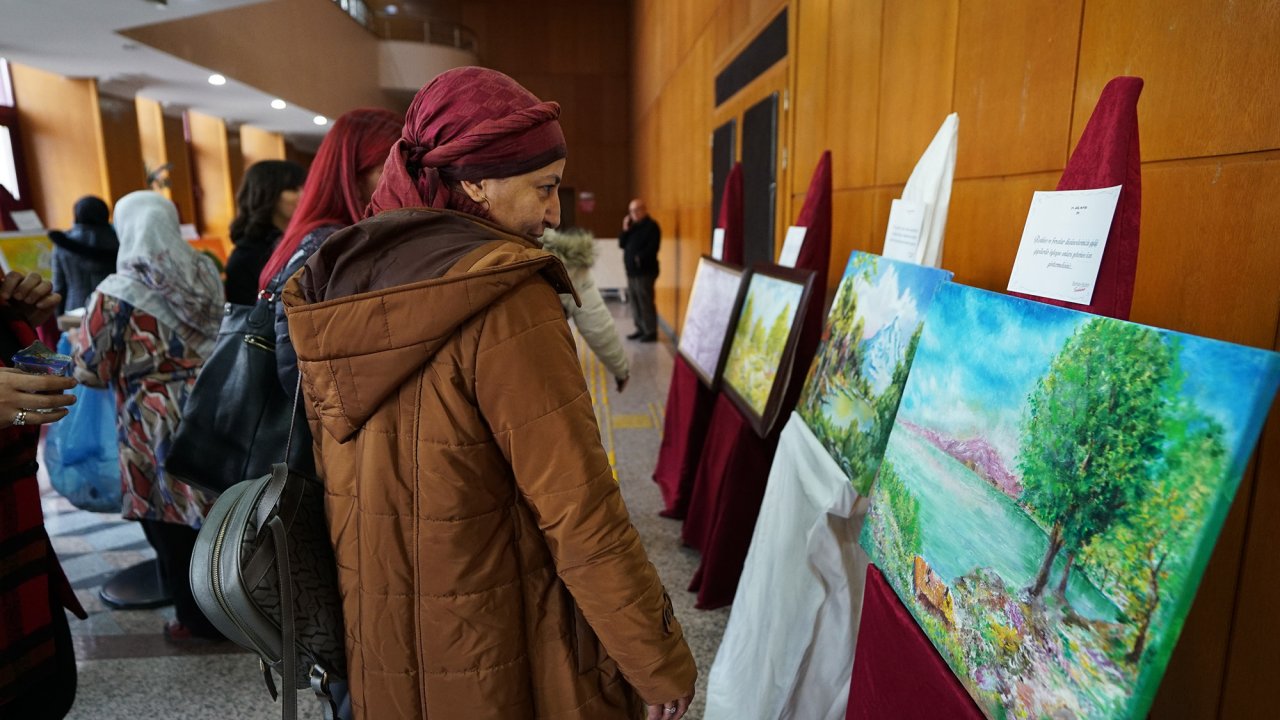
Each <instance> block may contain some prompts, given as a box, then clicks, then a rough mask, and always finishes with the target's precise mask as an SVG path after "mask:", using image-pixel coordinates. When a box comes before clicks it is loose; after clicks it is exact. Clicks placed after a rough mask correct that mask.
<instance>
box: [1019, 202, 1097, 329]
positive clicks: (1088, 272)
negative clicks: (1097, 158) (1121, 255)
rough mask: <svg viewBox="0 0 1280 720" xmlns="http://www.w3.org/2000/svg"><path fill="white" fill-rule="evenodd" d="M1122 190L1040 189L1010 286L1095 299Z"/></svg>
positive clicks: (1040, 293)
mask: <svg viewBox="0 0 1280 720" xmlns="http://www.w3.org/2000/svg"><path fill="white" fill-rule="evenodd" d="M1120 188H1121V186H1120V185H1116V186H1114V187H1109V188H1099V189H1096V190H1062V191H1056V192H1044V191H1041V192H1037V193H1035V195H1034V196H1032V198H1031V209H1030V210H1029V211H1028V212H1027V224H1026V225H1024V226H1023V228H1022V242H1021V243H1020V244H1019V245H1018V255H1017V257H1016V258H1014V261H1013V272H1012V273H1011V274H1010V276H1009V290H1011V291H1013V292H1020V293H1024V294H1026V295H1035V296H1037V297H1045V298H1053V299H1054V300H1064V301H1066V302H1073V303H1080V304H1082V305H1088V304H1089V303H1091V302H1093V288H1094V286H1095V285H1096V284H1097V282H1098V270H1099V269H1100V268H1101V267H1102V253H1103V251H1104V250H1106V247H1107V235H1108V234H1110V232H1111V221H1112V220H1113V219H1114V218H1115V215H1116V204H1117V203H1118V202H1119V201H1120Z"/></svg>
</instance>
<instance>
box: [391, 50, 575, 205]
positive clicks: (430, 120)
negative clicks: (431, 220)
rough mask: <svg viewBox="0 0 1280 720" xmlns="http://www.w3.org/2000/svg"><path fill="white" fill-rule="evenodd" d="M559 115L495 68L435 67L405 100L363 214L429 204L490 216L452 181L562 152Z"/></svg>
mask: <svg viewBox="0 0 1280 720" xmlns="http://www.w3.org/2000/svg"><path fill="white" fill-rule="evenodd" d="M559 117H560V105H559V104H557V103H554V102H542V101H540V100H538V98H537V97H535V96H534V94H533V93H531V92H529V91H528V90H526V89H524V87H522V86H521V85H520V83H517V82H516V81H515V80H512V79H511V78H509V77H507V76H506V75H503V74H502V73H500V72H498V71H496V70H489V69H487V68H480V67H464V68H457V69H454V70H449V71H448V72H445V73H441V74H440V75H439V76H437V77H436V79H434V80H432V81H431V82H430V83H428V84H427V85H425V86H424V87H423V88H422V89H421V90H419V91H418V94H417V96H416V97H414V99H413V104H412V105H410V106H409V112H408V113H407V114H406V115H405V121H404V130H403V131H402V133H401V135H400V140H399V142H397V143H396V144H395V145H394V146H393V147H392V148H391V154H390V155H389V156H388V157H387V162H386V165H385V166H384V167H383V171H382V180H381V182H379V183H378V189H377V190H375V191H374V193H373V201H372V202H370V203H369V210H368V211H367V213H366V217H367V216H372V215H376V214H377V213H380V212H383V211H385V210H395V209H397V208H404V207H433V208H448V209H450V210H458V211H460V212H465V213H469V214H471V215H475V216H477V217H482V218H488V212H487V211H486V210H485V208H484V207H483V206H481V205H479V204H477V203H475V202H472V201H471V199H470V198H469V197H467V196H466V194H465V193H463V192H461V191H458V190H456V189H453V190H451V189H450V184H451V183H457V182H459V181H462V180H470V181H473V182H474V181H479V180H483V179H485V178H503V177H511V176H513V175H521V174H524V173H527V172H532V171H533V170H537V169H538V168H540V167H544V166H546V165H549V164H550V163H552V162H555V161H556V160H559V159H560V158H563V157H564V156H565V153H566V149H565V143H564V132H563V131H561V129H560V122H559V121H558V120H557V118H559Z"/></svg>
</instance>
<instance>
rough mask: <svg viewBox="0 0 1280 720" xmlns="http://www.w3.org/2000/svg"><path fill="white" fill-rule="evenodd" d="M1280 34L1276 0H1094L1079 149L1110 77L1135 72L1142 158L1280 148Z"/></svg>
mask: <svg viewBox="0 0 1280 720" xmlns="http://www.w3.org/2000/svg"><path fill="white" fill-rule="evenodd" d="M1277 37H1280V4H1277V3H1275V2H1239V3H1237V2H1232V3H1223V2H1217V1H1216V0H1184V1H1182V2H1173V3H1171V2H1163V1H1162V0H1089V2H1088V3H1086V5H1085V12H1084V26H1083V30H1082V32H1081V37H1080V69H1079V77H1078V79H1077V81H1076V93H1075V114H1074V117H1073V121H1072V135H1071V137H1072V140H1071V142H1072V147H1074V146H1075V143H1076V140H1077V139H1078V138H1079V137H1080V133H1081V132H1083V130H1084V124H1085V122H1087V121H1088V119H1089V115H1090V113H1092V112H1093V106H1094V104H1095V103H1096V102H1097V100H1098V96H1099V95H1100V94H1101V93H1102V88H1103V86H1104V85H1106V84H1107V81H1109V80H1110V79H1111V78H1113V77H1115V76H1117V75H1137V76H1139V77H1141V78H1143V79H1144V80H1145V81H1146V85H1145V87H1144V88H1143V91H1142V99H1141V101H1139V103H1138V121H1139V125H1140V127H1141V128H1142V158H1143V160H1168V159H1173V158H1188V157H1201V156H1206V155H1221V154H1228V153H1239V152H1249V151H1254V150H1264V149H1274V148H1280V62H1277V61H1276V57H1277V43H1276V38H1277Z"/></svg>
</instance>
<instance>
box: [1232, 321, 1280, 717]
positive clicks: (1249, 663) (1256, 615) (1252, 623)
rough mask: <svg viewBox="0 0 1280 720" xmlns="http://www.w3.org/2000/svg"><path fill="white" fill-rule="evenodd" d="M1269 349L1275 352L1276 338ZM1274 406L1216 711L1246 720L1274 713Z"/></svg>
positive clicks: (1277, 449)
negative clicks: (1225, 668) (1220, 700)
mask: <svg viewBox="0 0 1280 720" xmlns="http://www.w3.org/2000/svg"><path fill="white" fill-rule="evenodd" d="M1272 349H1273V350H1276V351H1280V336H1277V338H1276V342H1275V344H1274V345H1273V346H1272ZM1275 408H1276V405H1273V406H1272V410H1271V417H1270V418H1269V419H1268V422H1267V424H1266V426H1265V427H1264V429H1263V433H1262V442H1261V444H1260V447H1259V450H1258V458H1257V466H1258V471H1257V477H1256V480H1255V482H1254V489H1253V503H1252V506H1251V512H1250V513H1249V524H1248V527H1247V529H1246V535H1245V547H1244V558H1243V560H1242V567H1241V572H1240V585H1239V588H1238V591H1237V594H1236V606H1235V620H1234V622H1233V623H1232V627H1231V643H1230V646H1229V647H1228V654H1227V673H1226V678H1225V683H1224V686H1223V695H1222V706H1221V708H1220V715H1219V717H1221V718H1223V720H1248V719H1251V718H1261V717H1267V716H1269V715H1271V714H1272V713H1274V712H1275V697H1274V692H1275V688H1276V679H1277V677H1276V673H1277V670H1276V663H1275V653H1276V638H1280V612H1277V608H1276V600H1275V599H1276V593H1277V586H1276V578H1280V553H1277V552H1276V547H1275V542H1276V538H1277V537H1280V412H1277V411H1276V409H1275ZM1243 491H1244V488H1241V492H1243ZM1237 502H1238V501H1237Z"/></svg>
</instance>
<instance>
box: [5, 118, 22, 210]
mask: <svg viewBox="0 0 1280 720" xmlns="http://www.w3.org/2000/svg"><path fill="white" fill-rule="evenodd" d="M0 185H3V186H4V187H5V189H6V190H8V191H9V193H10V194H11V195H13V197H14V199H15V200H21V199H22V193H21V192H19V190H18V161H17V159H16V158H15V157H14V150H13V134H12V133H10V132H9V128H8V127H6V126H4V125H0Z"/></svg>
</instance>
